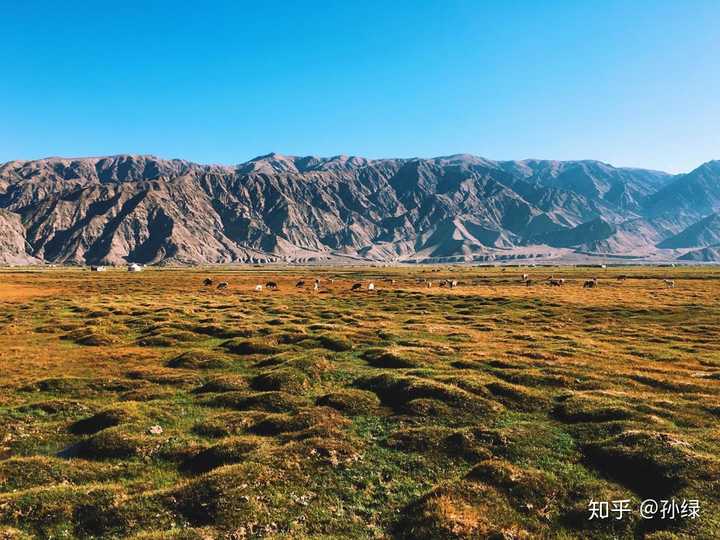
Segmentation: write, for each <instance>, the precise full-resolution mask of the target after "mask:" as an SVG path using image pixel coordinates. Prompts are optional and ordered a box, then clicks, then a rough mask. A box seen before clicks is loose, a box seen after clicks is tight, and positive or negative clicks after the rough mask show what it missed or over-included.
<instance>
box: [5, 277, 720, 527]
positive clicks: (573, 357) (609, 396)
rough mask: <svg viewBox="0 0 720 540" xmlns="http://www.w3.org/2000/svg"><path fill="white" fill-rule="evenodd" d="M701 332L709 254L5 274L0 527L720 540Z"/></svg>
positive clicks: (714, 286) (713, 323)
mask: <svg viewBox="0 0 720 540" xmlns="http://www.w3.org/2000/svg"><path fill="white" fill-rule="evenodd" d="M522 273H528V274H530V277H531V278H532V279H533V280H534V283H533V284H532V286H526V285H524V284H523V283H521V282H520V275H521V274H522ZM550 274H553V275H554V276H555V277H564V278H566V279H567V282H566V284H565V285H564V286H562V287H550V286H548V285H547V284H546V283H544V282H542V281H541V280H543V279H545V278H547V277H548V276H549V275H550ZM621 274H622V275H625V276H627V278H626V279H624V280H618V279H617V277H618V276H619V275H621ZM595 275H597V276H598V277H599V279H600V281H599V286H598V287H597V288H594V289H585V288H583V287H582V285H583V281H584V280H585V279H586V278H589V277H592V276H595ZM206 277H212V278H213V279H214V280H215V283H218V282H219V281H227V282H228V283H229V287H228V288H227V289H226V290H223V291H218V290H216V288H215V287H214V286H212V287H205V286H203V284H202V281H203V279H204V278H206ZM315 277H319V278H320V279H321V289H320V291H318V292H314V291H313V290H312V281H313V279H314V278H315ZM329 278H333V279H334V283H330V282H329ZM443 278H452V279H457V280H459V281H460V284H459V286H458V287H457V288H455V289H448V288H439V287H437V282H438V281H439V280H440V279H443ZM664 278H672V279H674V280H675V284H676V286H675V288H674V289H669V288H666V287H665V285H664V284H663V282H662V281H661V280H662V279H664ZM298 279H304V280H305V281H306V284H307V285H306V287H305V288H304V289H299V288H296V287H295V282H296V281H297V280H298ZM385 279H393V280H395V283H390V282H386V281H384V280H385ZM423 279H428V280H432V281H433V282H434V284H433V287H431V288H427V287H426V285H425V284H424V283H418V280H423ZM269 280H273V281H277V282H278V284H279V290H277V291H269V290H262V291H260V292H258V291H255V290H253V289H254V286H255V285H256V284H258V283H260V284H264V283H265V282H266V281H269ZM370 281H373V282H374V283H375V285H376V287H377V289H376V290H375V291H367V290H362V291H356V292H351V291H350V286H351V284H353V283H356V282H358V283H363V284H365V285H367V284H368V283H369V282H370ZM719 345H720V269H710V268H646V267H639V268H617V269H607V270H601V269H581V268H552V269H550V268H532V269H528V268H508V269H505V270H503V269H500V268H464V267H456V268H451V269H450V268H448V267H418V268H313V269H309V268H308V269H303V268H284V269H280V268H237V269H220V268H215V269H202V270H200V269H196V270H172V269H162V270H155V269H149V270H147V271H145V272H142V273H138V274H131V273H127V272H124V271H120V270H117V271H109V272H107V273H91V272H88V271H83V270H79V269H78V270H66V269H47V270H35V271H32V270H5V271H2V272H0V374H1V378H0V538H3V539H5V538H8V539H14V538H17V539H21V538H136V539H161V538H162V539H165V538H174V539H195V538H197V539H201V538H229V539H241V538H254V537H280V538H309V537H311V538H343V537H347V538H500V539H503V538H504V539H520V538H567V539H570V538H606V539H610V538H653V539H656V540H660V539H670V538H720V428H719V421H720V346H719ZM646 498H654V499H671V498H675V499H677V500H678V501H680V500H682V499H698V500H699V501H700V515H699V517H697V518H696V519H690V518H688V517H685V518H677V519H673V520H671V519H659V518H656V519H642V518H641V517H640V516H639V514H638V512H637V507H638V504H639V502H640V501H641V500H642V499H646ZM591 499H593V500H596V501H611V500H622V499H629V500H630V501H631V504H630V507H631V508H632V509H633V512H632V514H630V515H626V516H625V517H624V519H622V520H616V519H612V517H613V516H611V519H606V520H589V519H588V517H589V512H588V504H589V502H590V500H591Z"/></svg>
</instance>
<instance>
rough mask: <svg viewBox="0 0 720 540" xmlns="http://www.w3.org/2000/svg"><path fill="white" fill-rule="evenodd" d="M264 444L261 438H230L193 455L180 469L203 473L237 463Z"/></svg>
mask: <svg viewBox="0 0 720 540" xmlns="http://www.w3.org/2000/svg"><path fill="white" fill-rule="evenodd" d="M263 444H266V442H265V441H264V440H263V439H262V438H258V437H252V436H243V437H230V438H227V439H225V440H223V441H221V442H219V443H218V444H216V445H215V446H211V447H210V448H207V449H205V450H203V451H201V452H200V453H198V454H196V455H194V456H193V457H191V458H190V459H188V460H186V461H185V462H184V463H183V464H182V469H183V470H184V471H187V472H191V473H194V474H198V473H205V472H208V471H210V470H212V469H215V468H217V467H220V466H222V465H228V464H231V463H238V462H240V461H243V460H245V459H246V457H247V456H248V454H250V453H251V452H253V451H255V450H257V449H258V448H259V447H260V446H261V445H263Z"/></svg>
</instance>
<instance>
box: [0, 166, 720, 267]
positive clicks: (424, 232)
mask: <svg viewBox="0 0 720 540" xmlns="http://www.w3.org/2000/svg"><path fill="white" fill-rule="evenodd" d="M718 210H720V162H709V163H707V164H705V165H702V166H701V167H699V168H698V169H696V170H695V171H692V172H691V173H688V174H685V175H678V176H672V175H668V174H665V173H662V172H657V171H648V170H641V169H621V168H615V167H612V166H610V165H607V164H604V163H601V162H597V161H576V162H557V161H538V160H526V161H505V162H497V161H490V160H487V159H483V158H479V157H475V156H469V155H456V156H449V157H441V158H434V159H386V160H368V159H364V158H358V157H346V156H336V157H333V158H317V157H292V156H282V155H278V154H269V155H267V156H261V157H258V158H256V159H253V160H251V161H248V162H246V163H242V164H240V165H237V166H234V167H231V166H216V165H199V164H195V163H191V162H188V161H183V160H162V159H158V158H155V157H152V156H113V157H105V158H83V159H64V158H49V159H43V160H37V161H12V162H8V163H6V164H4V165H1V166H0V234H2V238H0V263H8V262H9V263H18V262H32V261H35V260H45V261H48V262H63V263H77V264H82V263H93V264H97V263H105V264H108V263H110V264H123V263H126V262H130V261H132V262H140V263H148V264H151V263H163V264H197V263H228V262H269V261H279V260H285V261H295V262H310V261H327V262H332V261H337V262H341V261H352V260H374V261H460V260H497V259H503V260H507V259H529V258H535V257H550V256H555V255H558V254H560V253H562V254H568V253H573V252H577V253H583V254H597V255H604V256H607V255H621V256H626V257H629V256H636V257H645V258H664V259H667V258H676V257H679V256H683V255H684V254H685V253H686V252H690V251H693V248H694V249H695V250H697V249H699V248H704V247H707V246H709V245H711V243H712V242H713V238H715V236H713V235H714V234H715V233H714V232H713V231H716V230H717V223H716V221H717V220H716V219H715V221H712V220H710V218H707V216H708V215H710V214H712V213H713V212H716V211H718ZM705 218H707V220H706V221H708V220H709V222H708V223H705V222H704V221H703V220H704V219H705ZM703 223H705V225H703ZM693 227H696V228H697V229H700V230H701V231H700V232H695V229H693ZM687 231H689V232H687ZM677 237H679V238H680V240H677V239H676V238H677ZM708 256H709V257H712V253H710V255H707V254H705V255H704V257H708Z"/></svg>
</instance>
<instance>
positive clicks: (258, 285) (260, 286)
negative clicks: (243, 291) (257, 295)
mask: <svg viewBox="0 0 720 540" xmlns="http://www.w3.org/2000/svg"><path fill="white" fill-rule="evenodd" d="M262 289H263V287H262V285H260V284H259V283H258V284H257V285H255V290H256V291H262Z"/></svg>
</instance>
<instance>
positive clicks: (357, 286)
mask: <svg viewBox="0 0 720 540" xmlns="http://www.w3.org/2000/svg"><path fill="white" fill-rule="evenodd" d="M360 289H362V284H361V283H353V285H352V287H350V290H351V291H359V290H360Z"/></svg>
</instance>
